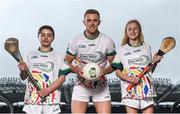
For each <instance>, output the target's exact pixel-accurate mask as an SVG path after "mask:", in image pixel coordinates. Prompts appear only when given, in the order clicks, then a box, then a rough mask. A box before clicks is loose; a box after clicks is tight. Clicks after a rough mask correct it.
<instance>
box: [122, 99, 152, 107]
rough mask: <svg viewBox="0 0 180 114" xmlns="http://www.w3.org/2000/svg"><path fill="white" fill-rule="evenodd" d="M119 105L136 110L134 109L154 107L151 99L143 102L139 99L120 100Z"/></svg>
mask: <svg viewBox="0 0 180 114" xmlns="http://www.w3.org/2000/svg"><path fill="white" fill-rule="evenodd" d="M121 103H122V104H123V105H126V106H128V107H132V108H136V109H144V108H146V107H148V106H150V105H154V104H155V102H154V100H153V98H147V99H143V100H139V99H122V101H121Z"/></svg>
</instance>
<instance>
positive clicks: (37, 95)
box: [18, 25, 65, 114]
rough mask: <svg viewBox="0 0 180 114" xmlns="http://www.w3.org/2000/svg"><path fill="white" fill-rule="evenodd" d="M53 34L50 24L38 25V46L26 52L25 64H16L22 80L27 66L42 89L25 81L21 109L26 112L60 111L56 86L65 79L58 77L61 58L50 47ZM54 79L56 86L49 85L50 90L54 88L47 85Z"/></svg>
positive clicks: (53, 113) (49, 113) (43, 113)
mask: <svg viewBox="0 0 180 114" xmlns="http://www.w3.org/2000/svg"><path fill="white" fill-rule="evenodd" d="M54 35H55V33H54V30H53V28H52V27H51V26H48V25H44V26H42V27H40V28H39V31H38V38H39V41H40V47H39V48H38V50H35V51H31V52H30V53H29V54H28V56H27V64H26V63H25V62H24V61H21V62H20V63H19V65H18V66H19V69H20V71H21V72H20V77H21V79H22V80H25V79H26V78H28V77H27V73H26V69H27V68H29V69H30V72H31V73H32V76H33V78H34V79H36V80H37V81H38V85H39V86H40V87H41V88H42V89H43V90H42V91H40V92H37V88H36V87H34V86H33V84H32V83H31V82H30V81H29V80H28V81H27V84H26V92H25V98H24V108H23V111H25V112H26V113H28V114H47V113H48V114H58V113H59V112H60V107H59V103H60V91H59V90H58V87H59V86H60V85H61V84H62V83H63V82H64V81H65V77H64V76H61V77H60V78H58V73H59V69H60V66H61V65H62V63H63V58H62V56H61V55H60V54H59V53H57V52H56V51H54V50H53V48H52V47H51V44H52V42H53V40H54ZM55 80H56V81H55ZM54 81H55V82H59V83H58V85H56V86H51V88H52V87H53V89H52V90H55V91H52V90H51V89H49V88H48V87H49V86H50V85H51V84H52V83H54ZM46 88H47V89H46ZM44 90H46V92H44ZM44 96H46V99H45V101H42V99H41V98H42V97H44Z"/></svg>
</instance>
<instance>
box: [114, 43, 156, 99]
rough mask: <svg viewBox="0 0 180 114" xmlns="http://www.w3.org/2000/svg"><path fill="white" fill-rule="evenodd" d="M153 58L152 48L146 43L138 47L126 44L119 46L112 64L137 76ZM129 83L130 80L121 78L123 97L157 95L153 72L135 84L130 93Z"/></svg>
mask: <svg viewBox="0 0 180 114" xmlns="http://www.w3.org/2000/svg"><path fill="white" fill-rule="evenodd" d="M151 60H152V53H151V48H150V46H149V45H147V44H146V43H143V44H142V45H141V46H138V47H132V46H129V44H126V45H124V46H121V47H120V48H119V50H118V54H117V55H116V56H115V58H114V60H113V63H112V66H113V67H116V68H118V69H119V68H120V69H121V70H122V72H123V73H124V74H125V75H126V76H137V75H138V74H140V72H141V71H142V70H143V69H144V68H145V67H146V66H147V65H148V64H149V63H150V62H151ZM129 84H130V83H129V82H127V81H123V80H121V92H122V98H132V99H144V98H146V97H153V96H155V91H154V87H153V85H152V81H151V73H147V74H146V75H145V76H143V78H141V79H140V83H139V84H137V85H135V86H133V88H132V90H131V92H130V93H129V92H127V90H126V88H127V87H128V86H129Z"/></svg>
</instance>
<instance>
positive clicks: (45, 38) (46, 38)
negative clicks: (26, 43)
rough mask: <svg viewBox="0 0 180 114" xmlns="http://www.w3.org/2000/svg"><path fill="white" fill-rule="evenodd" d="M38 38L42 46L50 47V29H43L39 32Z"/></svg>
mask: <svg viewBox="0 0 180 114" xmlns="http://www.w3.org/2000/svg"><path fill="white" fill-rule="evenodd" d="M39 40H40V43H41V46H42V47H50V46H51V43H52V41H53V40H54V38H53V33H52V31H51V30H49V29H43V30H42V31H41V33H40V34H39Z"/></svg>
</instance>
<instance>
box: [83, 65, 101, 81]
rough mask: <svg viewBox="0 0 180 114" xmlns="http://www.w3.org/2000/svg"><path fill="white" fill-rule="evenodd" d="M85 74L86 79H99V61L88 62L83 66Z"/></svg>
mask: <svg viewBox="0 0 180 114" xmlns="http://www.w3.org/2000/svg"><path fill="white" fill-rule="evenodd" d="M83 76H84V78H85V79H86V80H90V81H92V80H97V79H98V78H99V76H100V67H99V65H98V64H97V63H88V64H86V65H85V66H84V67H83Z"/></svg>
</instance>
